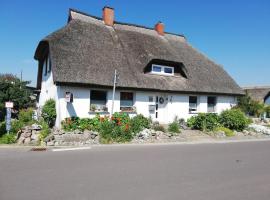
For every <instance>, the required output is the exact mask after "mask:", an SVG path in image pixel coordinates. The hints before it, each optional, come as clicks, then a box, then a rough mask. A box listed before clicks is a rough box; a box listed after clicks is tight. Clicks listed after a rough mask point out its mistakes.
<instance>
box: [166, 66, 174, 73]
mask: <svg viewBox="0 0 270 200" xmlns="http://www.w3.org/2000/svg"><path fill="white" fill-rule="evenodd" d="M164 72H165V73H167V74H172V73H173V70H172V68H169V67H165V68H164Z"/></svg>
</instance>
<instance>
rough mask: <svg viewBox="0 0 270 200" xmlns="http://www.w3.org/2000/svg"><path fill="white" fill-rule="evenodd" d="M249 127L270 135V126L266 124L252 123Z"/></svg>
mask: <svg viewBox="0 0 270 200" xmlns="http://www.w3.org/2000/svg"><path fill="white" fill-rule="evenodd" d="M249 128H251V129H253V130H254V131H255V132H256V133H262V134H266V135H270V128H267V127H266V126H262V125H258V124H251V125H249Z"/></svg>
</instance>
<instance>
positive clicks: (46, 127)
mask: <svg viewBox="0 0 270 200" xmlns="http://www.w3.org/2000/svg"><path fill="white" fill-rule="evenodd" d="M39 125H41V127H42V129H41V131H40V134H39V140H40V141H43V140H44V139H45V138H46V137H47V136H48V135H49V134H50V133H51V130H50V127H49V125H48V124H47V123H46V122H45V121H44V120H40V121H39Z"/></svg>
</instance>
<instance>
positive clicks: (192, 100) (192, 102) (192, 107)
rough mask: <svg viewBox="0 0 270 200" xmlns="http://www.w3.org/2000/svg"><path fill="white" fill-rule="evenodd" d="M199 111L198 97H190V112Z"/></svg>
mask: <svg viewBox="0 0 270 200" xmlns="http://www.w3.org/2000/svg"><path fill="white" fill-rule="evenodd" d="M192 111H197V97H196V96H190V97H189V112H192Z"/></svg>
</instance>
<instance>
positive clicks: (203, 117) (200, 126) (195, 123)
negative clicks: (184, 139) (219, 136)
mask: <svg viewBox="0 0 270 200" xmlns="http://www.w3.org/2000/svg"><path fill="white" fill-rule="evenodd" d="M218 121H219V120H218V115H217V114H215V113H199V114H198V115H197V116H192V117H191V118H190V119H188V121H187V124H188V126H189V127H191V128H192V129H197V130H201V131H212V130H214V128H216V127H218V125H219V123H218Z"/></svg>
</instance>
